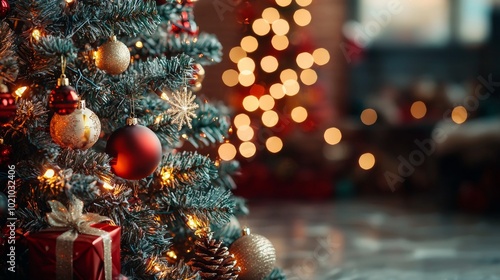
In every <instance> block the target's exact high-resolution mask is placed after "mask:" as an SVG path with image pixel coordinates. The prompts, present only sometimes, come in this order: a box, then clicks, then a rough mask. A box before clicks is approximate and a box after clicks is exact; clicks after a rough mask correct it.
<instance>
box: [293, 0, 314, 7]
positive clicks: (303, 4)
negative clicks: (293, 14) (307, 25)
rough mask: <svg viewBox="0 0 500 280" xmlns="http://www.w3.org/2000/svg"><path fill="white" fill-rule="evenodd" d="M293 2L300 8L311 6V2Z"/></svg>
mask: <svg viewBox="0 0 500 280" xmlns="http://www.w3.org/2000/svg"><path fill="white" fill-rule="evenodd" d="M295 2H297V5H299V6H301V7H307V6H309V5H311V3H312V0H295Z"/></svg>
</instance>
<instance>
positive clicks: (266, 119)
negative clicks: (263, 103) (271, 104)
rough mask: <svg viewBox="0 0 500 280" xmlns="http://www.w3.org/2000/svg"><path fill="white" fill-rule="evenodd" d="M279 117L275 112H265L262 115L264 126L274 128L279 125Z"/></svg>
mask: <svg viewBox="0 0 500 280" xmlns="http://www.w3.org/2000/svg"><path fill="white" fill-rule="evenodd" d="M278 121H279V116H278V113H276V112H275V111H272V110H271V111H265V112H264V113H263V114H262V124H264V125H265V126H267V127H273V126H275V125H277V124H278Z"/></svg>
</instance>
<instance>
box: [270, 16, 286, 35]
mask: <svg viewBox="0 0 500 280" xmlns="http://www.w3.org/2000/svg"><path fill="white" fill-rule="evenodd" d="M272 29H273V32H274V33H275V34H276V35H281V36H282V35H286V34H287V33H288V31H290V25H289V24H288V21H286V20H284V19H278V20H276V21H274V22H273V24H272Z"/></svg>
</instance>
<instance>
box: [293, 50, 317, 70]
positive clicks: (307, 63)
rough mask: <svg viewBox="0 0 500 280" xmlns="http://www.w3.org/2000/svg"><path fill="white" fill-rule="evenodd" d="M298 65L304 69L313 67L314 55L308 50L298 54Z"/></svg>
mask: <svg viewBox="0 0 500 280" xmlns="http://www.w3.org/2000/svg"><path fill="white" fill-rule="evenodd" d="M296 61H297V65H298V66H299V67H300V68H302V69H307V68H311V67H312V66H313V64H314V57H313V56H312V54H310V53H308V52H303V53H300V54H299V55H297V59H296Z"/></svg>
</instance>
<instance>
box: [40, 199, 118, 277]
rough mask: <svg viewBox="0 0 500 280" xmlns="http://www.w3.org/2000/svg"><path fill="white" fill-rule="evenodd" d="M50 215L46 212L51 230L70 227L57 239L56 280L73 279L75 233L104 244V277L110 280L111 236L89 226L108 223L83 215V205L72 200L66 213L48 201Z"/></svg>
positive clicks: (59, 205) (105, 218)
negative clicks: (99, 239) (97, 237)
mask: <svg viewBox="0 0 500 280" xmlns="http://www.w3.org/2000/svg"><path fill="white" fill-rule="evenodd" d="M48 203H49V206H50V208H51V209H52V212H51V213H47V220H48V222H49V224H50V225H51V226H52V227H56V228H69V229H68V230H67V231H65V232H64V233H63V234H61V235H60V236H59V237H57V240H56V279H57V280H68V279H73V242H74V241H75V239H76V238H77V237H78V234H88V235H94V236H100V237H102V239H103V244H104V276H105V279H106V280H111V278H112V270H113V267H112V262H111V236H110V235H109V233H108V232H106V231H104V230H100V229H96V228H93V227H91V225H92V224H96V223H101V222H105V221H110V219H109V218H108V217H104V216H101V215H98V214H95V213H87V214H82V212H83V202H82V201H81V200H79V199H74V200H72V201H71V203H70V205H69V210H68V209H67V208H66V207H65V206H64V205H63V204H62V203H61V202H59V201H57V200H51V201H49V202H48Z"/></svg>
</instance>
